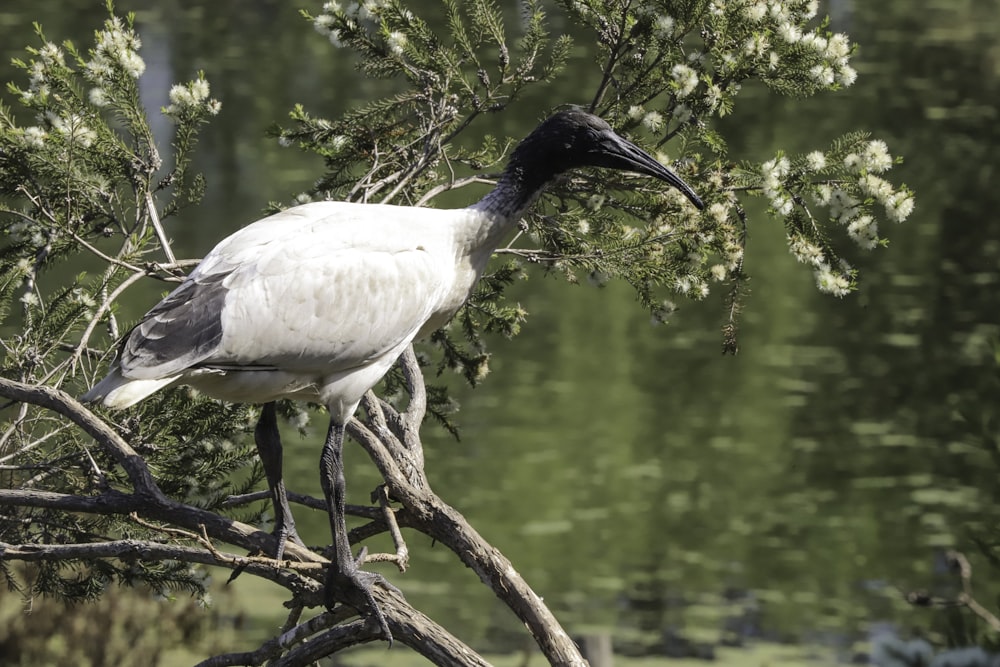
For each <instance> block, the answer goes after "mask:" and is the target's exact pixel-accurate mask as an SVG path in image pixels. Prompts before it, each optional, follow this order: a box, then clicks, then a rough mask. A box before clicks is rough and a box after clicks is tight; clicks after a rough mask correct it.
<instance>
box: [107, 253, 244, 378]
mask: <svg viewBox="0 0 1000 667" xmlns="http://www.w3.org/2000/svg"><path fill="white" fill-rule="evenodd" d="M228 275H229V272H228V271H220V272H218V273H210V274H208V275H199V274H198V273H197V272H195V273H194V274H192V275H191V276H189V277H188V279H187V280H185V281H184V282H183V283H181V285H180V287H178V288H177V289H175V290H174V291H173V292H171V293H170V294H168V295H167V296H166V298H164V299H163V301H161V302H160V303H158V304H156V306H154V307H153V309H152V310H150V311H149V312H148V313H146V315H145V317H143V318H142V321H141V322H139V324H138V325H136V327H135V328H134V329H132V331H131V332H130V333H129V334H128V336H127V337H126V338H125V342H124V343H123V344H122V348H121V354H120V356H119V359H120V362H119V363H120V364H121V369H122V374H123V375H124V376H125V377H127V378H133V379H139V380H148V379H155V378H162V377H167V376H169V375H174V374H175V373H179V372H181V371H183V370H185V369H188V368H191V367H192V366H195V365H196V364H198V363H200V362H202V361H205V360H206V359H207V358H209V357H210V356H211V355H212V353H213V352H214V351H215V350H216V349H217V348H218V346H219V341H220V340H222V308H223V306H224V305H225V301H226V293H227V292H228V290H227V289H226V288H225V287H224V286H223V284H222V282H223V280H225V278H226V276H228Z"/></svg>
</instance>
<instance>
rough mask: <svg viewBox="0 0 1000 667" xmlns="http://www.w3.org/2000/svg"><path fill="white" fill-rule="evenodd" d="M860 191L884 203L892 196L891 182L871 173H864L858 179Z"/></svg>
mask: <svg viewBox="0 0 1000 667" xmlns="http://www.w3.org/2000/svg"><path fill="white" fill-rule="evenodd" d="M858 185H859V186H861V191H862V192H864V193H865V194H866V195H868V196H869V197H873V198H874V199H875V200H876V201H878V202H879V203H880V204H885V203H886V202H887V201H888V200H889V197H891V196H892V184H891V183H889V181H887V180H885V179H884V178H879V177H878V176H874V175H872V174H865V175H864V176H862V177H861V178H860V179H858Z"/></svg>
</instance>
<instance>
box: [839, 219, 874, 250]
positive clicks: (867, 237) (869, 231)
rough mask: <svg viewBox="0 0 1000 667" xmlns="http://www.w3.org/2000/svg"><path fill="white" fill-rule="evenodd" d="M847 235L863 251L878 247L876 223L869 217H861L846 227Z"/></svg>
mask: <svg viewBox="0 0 1000 667" xmlns="http://www.w3.org/2000/svg"><path fill="white" fill-rule="evenodd" d="M847 235H848V236H850V237H851V239H853V240H854V242H855V243H857V244H858V245H859V246H860V247H862V248H864V249H865V250H872V249H874V248H875V246H877V245H878V223H876V222H875V220H874V218H872V217H871V216H870V215H861V216H858V217H857V218H855V219H854V220H851V222H850V223H849V224H848V225H847Z"/></svg>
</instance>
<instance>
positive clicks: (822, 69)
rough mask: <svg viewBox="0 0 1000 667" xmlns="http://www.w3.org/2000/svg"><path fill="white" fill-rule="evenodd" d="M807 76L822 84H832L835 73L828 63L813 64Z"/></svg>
mask: <svg viewBox="0 0 1000 667" xmlns="http://www.w3.org/2000/svg"><path fill="white" fill-rule="evenodd" d="M809 76H810V77H812V79H813V81H815V82H816V83H818V84H820V85H822V86H832V85H833V82H834V81H835V80H836V76H837V75H836V73H835V72H834V71H833V68H832V67H830V66H829V65H813V66H812V67H811V68H810V69H809Z"/></svg>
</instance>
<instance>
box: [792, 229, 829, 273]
mask: <svg viewBox="0 0 1000 667" xmlns="http://www.w3.org/2000/svg"><path fill="white" fill-rule="evenodd" d="M788 250H789V251H790V252H791V253H792V256H793V257H795V259H797V260H798V261H800V262H802V263H803V264H811V265H812V266H817V267H818V266H825V265H826V256H825V255H824V254H823V249H822V248H820V247H819V246H818V245H816V244H815V243H812V242H811V241H809V240H808V239H806V238H804V237H802V236H797V235H796V236H790V237H788Z"/></svg>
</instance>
